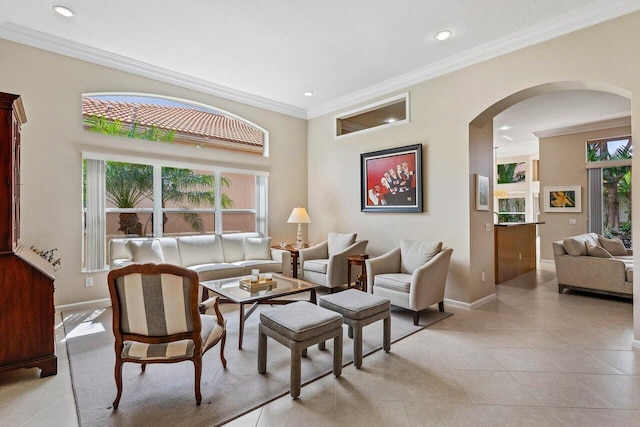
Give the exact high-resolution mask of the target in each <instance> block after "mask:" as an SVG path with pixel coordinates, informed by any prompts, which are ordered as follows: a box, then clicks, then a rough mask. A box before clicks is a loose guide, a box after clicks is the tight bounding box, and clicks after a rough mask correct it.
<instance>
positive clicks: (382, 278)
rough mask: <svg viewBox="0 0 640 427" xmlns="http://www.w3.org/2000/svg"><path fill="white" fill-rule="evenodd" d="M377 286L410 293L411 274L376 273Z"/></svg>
mask: <svg viewBox="0 0 640 427" xmlns="http://www.w3.org/2000/svg"><path fill="white" fill-rule="evenodd" d="M373 285H374V286H375V287H379V288H384V289H389V290H392V291H396V292H404V293H407V294H408V293H409V288H410V287H411V274H404V273H388V274H376V275H375V277H374V278H373Z"/></svg>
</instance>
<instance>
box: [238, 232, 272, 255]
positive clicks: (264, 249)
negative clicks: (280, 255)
mask: <svg viewBox="0 0 640 427" xmlns="http://www.w3.org/2000/svg"><path fill="white" fill-rule="evenodd" d="M244 259H245V260H253V259H256V260H260V259H271V237H247V238H246V239H244Z"/></svg>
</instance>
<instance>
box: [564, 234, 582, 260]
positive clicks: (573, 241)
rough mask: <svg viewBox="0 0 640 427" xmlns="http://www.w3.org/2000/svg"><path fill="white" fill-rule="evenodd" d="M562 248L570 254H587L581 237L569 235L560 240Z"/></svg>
mask: <svg viewBox="0 0 640 427" xmlns="http://www.w3.org/2000/svg"><path fill="white" fill-rule="evenodd" d="M562 244H563V245H564V249H565V250H566V251H567V253H568V254H569V255H571V256H585V255H587V245H586V244H585V242H584V240H583V239H580V238H578V237H569V238H566V239H564V240H563V241H562Z"/></svg>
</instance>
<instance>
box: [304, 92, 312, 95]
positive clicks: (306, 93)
mask: <svg viewBox="0 0 640 427" xmlns="http://www.w3.org/2000/svg"><path fill="white" fill-rule="evenodd" d="M304 96H313V92H311V91H307V92H305V93H304Z"/></svg>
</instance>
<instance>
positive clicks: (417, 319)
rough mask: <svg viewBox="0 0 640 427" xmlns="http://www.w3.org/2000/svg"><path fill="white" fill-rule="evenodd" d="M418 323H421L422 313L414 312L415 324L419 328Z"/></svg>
mask: <svg viewBox="0 0 640 427" xmlns="http://www.w3.org/2000/svg"><path fill="white" fill-rule="evenodd" d="M418 322H420V312H419V311H414V312H413V324H414V325H416V326H418Z"/></svg>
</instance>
